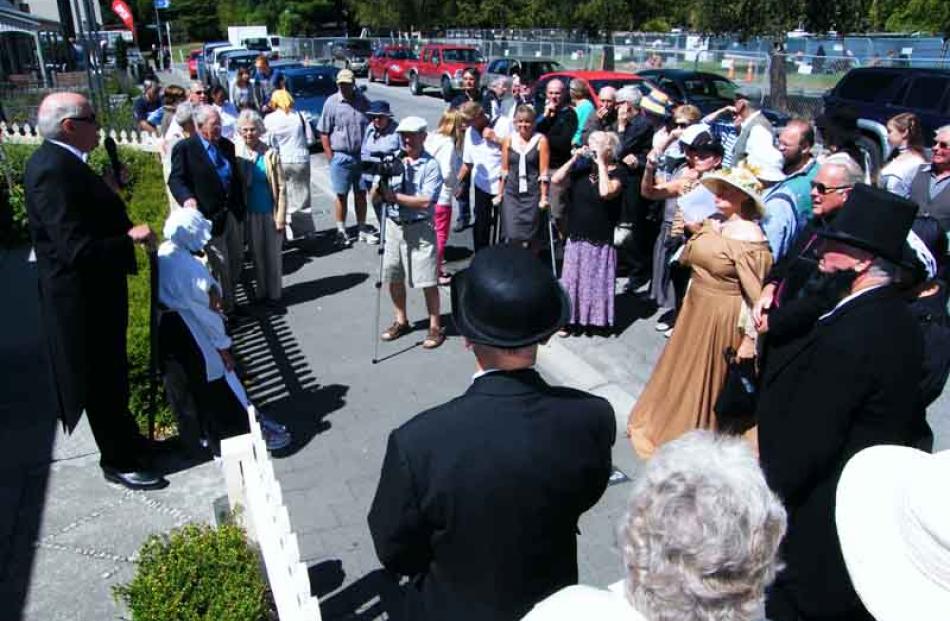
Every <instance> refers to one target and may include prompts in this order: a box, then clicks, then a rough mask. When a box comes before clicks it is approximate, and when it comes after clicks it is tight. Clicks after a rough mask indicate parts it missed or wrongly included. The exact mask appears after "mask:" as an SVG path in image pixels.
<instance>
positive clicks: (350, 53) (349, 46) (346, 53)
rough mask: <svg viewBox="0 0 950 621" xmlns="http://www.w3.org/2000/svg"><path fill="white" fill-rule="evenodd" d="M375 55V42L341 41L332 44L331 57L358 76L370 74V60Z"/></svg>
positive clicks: (367, 40) (365, 40)
mask: <svg viewBox="0 0 950 621" xmlns="http://www.w3.org/2000/svg"><path fill="white" fill-rule="evenodd" d="M372 54H373V42H372V41H370V40H369V39H340V40H338V41H334V42H333V43H331V44H330V56H331V58H333V60H335V61H339V62H342V63H343V64H344V66H345V67H346V68H347V69H349V70H350V71H352V72H353V74H354V75H357V76H365V75H367V73H368V72H369V58H370V56H372Z"/></svg>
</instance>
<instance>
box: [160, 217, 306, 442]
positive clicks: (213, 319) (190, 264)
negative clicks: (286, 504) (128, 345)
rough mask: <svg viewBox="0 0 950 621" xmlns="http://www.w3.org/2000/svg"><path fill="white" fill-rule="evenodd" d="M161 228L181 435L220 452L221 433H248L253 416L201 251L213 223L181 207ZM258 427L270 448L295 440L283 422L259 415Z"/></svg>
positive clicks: (168, 375)
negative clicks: (237, 373) (279, 422)
mask: <svg viewBox="0 0 950 621" xmlns="http://www.w3.org/2000/svg"><path fill="white" fill-rule="evenodd" d="M163 233H164V236H165V238H166V239H165V241H164V242H162V244H161V246H160V247H159V249H158V301H159V304H160V305H161V308H162V312H161V313H160V320H159V343H160V351H161V354H160V355H161V361H162V370H163V373H164V376H165V384H166V387H167V389H168V394H169V397H170V400H171V402H172V407H173V409H174V410H175V412H176V414H177V415H178V418H179V421H180V427H181V432H182V437H183V438H185V439H186V441H188V440H190V441H191V443H192V444H197V443H199V442H200V444H201V445H203V446H205V447H207V448H210V449H211V450H212V452H214V453H215V454H218V453H219V452H220V442H221V440H222V439H224V438H227V437H230V436H233V435H240V434H242V433H247V431H248V429H249V420H248V418H247V405H248V399H247V395H246V393H245V392H244V388H243V386H241V382H240V380H239V379H238V377H237V375H236V374H235V372H234V368H235V362H234V357H233V356H232V354H231V338H230V337H229V336H228V334H227V332H226V331H225V327H224V317H223V315H222V313H221V285H220V284H219V283H218V281H217V280H215V278H214V277H213V276H212V275H211V273H210V272H209V271H208V268H207V267H206V265H205V263H204V262H203V261H202V260H200V259H199V258H198V257H197V256H196V255H197V254H198V253H200V252H201V251H202V249H203V248H204V247H205V245H206V244H207V243H208V240H210V239H211V222H210V221H208V220H207V219H205V218H204V217H203V216H202V215H201V213H200V212H199V211H198V210H196V209H176V210H174V211H173V212H172V213H171V215H170V216H169V217H168V219H167V220H166V221H165V227H164V230H163ZM261 428H262V431H263V435H264V439H265V441H266V442H267V447H268V448H269V449H271V450H277V449H280V448H284V447H286V446H287V445H288V444H290V434H288V433H287V430H286V428H284V427H283V426H282V425H279V424H277V423H275V422H273V421H270V420H267V419H265V418H264V417H261Z"/></svg>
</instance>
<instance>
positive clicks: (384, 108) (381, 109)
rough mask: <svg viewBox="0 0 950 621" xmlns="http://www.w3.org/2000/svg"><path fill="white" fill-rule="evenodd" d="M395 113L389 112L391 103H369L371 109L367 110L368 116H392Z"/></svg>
mask: <svg viewBox="0 0 950 621" xmlns="http://www.w3.org/2000/svg"><path fill="white" fill-rule="evenodd" d="M392 115H393V113H392V112H390V111H389V102H388V101H382V100H376V101H371V102H369V107H367V108H366V116H392Z"/></svg>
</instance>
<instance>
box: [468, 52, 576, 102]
mask: <svg viewBox="0 0 950 621" xmlns="http://www.w3.org/2000/svg"><path fill="white" fill-rule="evenodd" d="M562 69H563V67H562V66H561V63H559V62H557V61H556V60H551V59H550V58H535V57H533V56H531V57H516V56H503V57H501V58H493V59H491V60H489V61H488V66H487V67H486V69H485V75H483V76H482V91H483V93H484V91H485V89H487V88H488V85H489V84H491V82H492V80H494V79H495V78H511V77H513V76H515V75H517V76H518V79H520V80H521V83H522V84H526V85H528V86H529V87H534V83H535V82H537V81H538V78H540V77H541V76H542V75H544V74H546V73H555V72H558V71H561V70H562Z"/></svg>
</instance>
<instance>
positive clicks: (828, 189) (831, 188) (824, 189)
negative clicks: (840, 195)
mask: <svg viewBox="0 0 950 621" xmlns="http://www.w3.org/2000/svg"><path fill="white" fill-rule="evenodd" d="M811 187H812V189H813V190H815V191H816V192H818V193H819V194H831V193H832V192H837V191H838V190H850V189H851V186H850V185H825V184H824V183H822V182H821V181H812V182H811Z"/></svg>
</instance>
